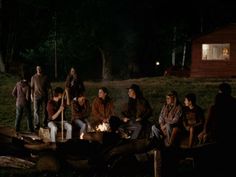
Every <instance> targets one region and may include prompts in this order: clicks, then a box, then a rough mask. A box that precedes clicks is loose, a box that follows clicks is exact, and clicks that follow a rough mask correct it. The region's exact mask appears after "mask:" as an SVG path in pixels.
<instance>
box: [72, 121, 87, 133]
mask: <svg viewBox="0 0 236 177" xmlns="http://www.w3.org/2000/svg"><path fill="white" fill-rule="evenodd" d="M74 122H75V124H76V125H77V126H78V127H79V128H80V135H81V134H82V133H85V132H86V123H85V122H83V121H82V120H80V119H76V120H75V121H74Z"/></svg>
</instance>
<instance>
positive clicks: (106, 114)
mask: <svg viewBox="0 0 236 177" xmlns="http://www.w3.org/2000/svg"><path fill="white" fill-rule="evenodd" d="M113 115H114V104H113V101H112V100H111V99H108V100H106V101H103V100H102V99H100V98H98V97H96V98H95V99H94V100H93V103H92V119H93V120H94V121H98V122H103V121H108V120H109V118H110V117H111V116H113Z"/></svg>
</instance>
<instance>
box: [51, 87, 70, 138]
mask: <svg viewBox="0 0 236 177" xmlns="http://www.w3.org/2000/svg"><path fill="white" fill-rule="evenodd" d="M63 97H64V94H63V89H62V88H61V87H56V88H55V89H54V93H53V98H52V99H51V100H49V101H48V103H47V111H48V116H49V120H48V127H49V128H50V136H51V142H56V135H57V129H58V128H57V127H58V126H59V125H60V126H63V127H65V129H66V139H67V140H68V139H71V137H72V126H71V124H69V123H68V122H67V121H66V120H65V119H64V109H65V106H66V104H65V101H64V100H63V99H64V98H63ZM62 119H63V120H62ZM62 124H63V125H62ZM62 131H64V130H62Z"/></svg>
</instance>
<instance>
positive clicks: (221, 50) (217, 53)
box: [202, 43, 230, 60]
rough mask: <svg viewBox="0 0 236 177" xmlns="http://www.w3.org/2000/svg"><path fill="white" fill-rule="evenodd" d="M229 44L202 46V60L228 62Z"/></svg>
mask: <svg viewBox="0 0 236 177" xmlns="http://www.w3.org/2000/svg"><path fill="white" fill-rule="evenodd" d="M229 59H230V44H228V43H224V44H202V60H229Z"/></svg>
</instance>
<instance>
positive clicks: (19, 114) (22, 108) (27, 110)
mask: <svg viewBox="0 0 236 177" xmlns="http://www.w3.org/2000/svg"><path fill="white" fill-rule="evenodd" d="M23 112H25V115H26V117H27V126H28V129H29V130H30V131H31V132H33V131H34V127H33V121H32V116H31V107H30V103H29V104H27V105H25V106H16V121H15V128H16V131H17V132H18V131H20V123H21V120H22V116H23Z"/></svg>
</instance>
